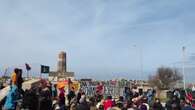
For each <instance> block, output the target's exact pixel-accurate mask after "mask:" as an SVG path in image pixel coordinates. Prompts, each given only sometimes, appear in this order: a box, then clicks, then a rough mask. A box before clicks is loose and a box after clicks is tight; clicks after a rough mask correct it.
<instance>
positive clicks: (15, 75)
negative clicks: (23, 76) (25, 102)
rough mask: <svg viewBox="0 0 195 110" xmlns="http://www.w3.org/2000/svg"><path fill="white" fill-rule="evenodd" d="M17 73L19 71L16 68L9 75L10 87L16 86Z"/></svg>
mask: <svg viewBox="0 0 195 110" xmlns="http://www.w3.org/2000/svg"><path fill="white" fill-rule="evenodd" d="M18 72H19V69H18V68H15V69H14V72H13V73H12V74H11V87H12V86H13V85H16V84H17V74H18Z"/></svg>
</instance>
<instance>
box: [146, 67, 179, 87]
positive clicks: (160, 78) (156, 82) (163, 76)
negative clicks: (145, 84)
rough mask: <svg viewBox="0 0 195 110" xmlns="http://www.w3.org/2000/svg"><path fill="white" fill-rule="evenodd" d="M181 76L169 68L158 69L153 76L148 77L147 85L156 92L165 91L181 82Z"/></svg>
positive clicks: (175, 70)
mask: <svg viewBox="0 0 195 110" xmlns="http://www.w3.org/2000/svg"><path fill="white" fill-rule="evenodd" d="M182 78H183V76H182V75H181V74H180V73H179V72H178V70H177V69H172V68H169V67H160V68H158V69H157V72H156V74H155V75H152V76H149V84H150V85H152V86H153V87H156V88H157V89H158V90H166V89H170V88H171V87H173V86H174V85H175V84H176V83H177V82H178V81H181V80H182Z"/></svg>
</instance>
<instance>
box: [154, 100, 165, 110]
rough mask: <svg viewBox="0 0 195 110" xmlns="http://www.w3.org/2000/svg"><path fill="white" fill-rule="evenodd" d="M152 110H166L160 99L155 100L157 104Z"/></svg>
mask: <svg viewBox="0 0 195 110" xmlns="http://www.w3.org/2000/svg"><path fill="white" fill-rule="evenodd" d="M152 110H164V108H163V106H162V104H161V102H160V99H159V98H156V99H155V102H154V104H153V106H152Z"/></svg>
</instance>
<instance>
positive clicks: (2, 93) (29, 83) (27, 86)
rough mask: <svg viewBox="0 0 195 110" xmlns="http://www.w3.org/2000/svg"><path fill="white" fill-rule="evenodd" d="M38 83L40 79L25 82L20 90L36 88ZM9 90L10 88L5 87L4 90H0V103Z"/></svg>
mask: <svg viewBox="0 0 195 110" xmlns="http://www.w3.org/2000/svg"><path fill="white" fill-rule="evenodd" d="M39 83H40V79H31V80H28V81H25V82H24V83H23V84H22V89H23V90H26V89H30V88H31V87H33V86H37V85H38V84H39ZM9 90H10V86H7V87H5V88H3V89H2V90H0V101H2V99H3V98H4V97H5V96H6V95H7V94H8V92H9Z"/></svg>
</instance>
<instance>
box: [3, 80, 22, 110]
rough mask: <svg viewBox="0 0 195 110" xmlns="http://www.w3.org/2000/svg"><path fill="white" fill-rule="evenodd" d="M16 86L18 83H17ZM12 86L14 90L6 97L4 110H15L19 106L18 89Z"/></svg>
mask: <svg viewBox="0 0 195 110" xmlns="http://www.w3.org/2000/svg"><path fill="white" fill-rule="evenodd" d="M15 84H16V83H15ZM15 84H14V85H12V88H11V89H10V91H9V92H8V95H7V96H6V100H5V104H4V110H15V109H16V105H17V100H18V98H19V93H18V87H17V86H16V85H15Z"/></svg>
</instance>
